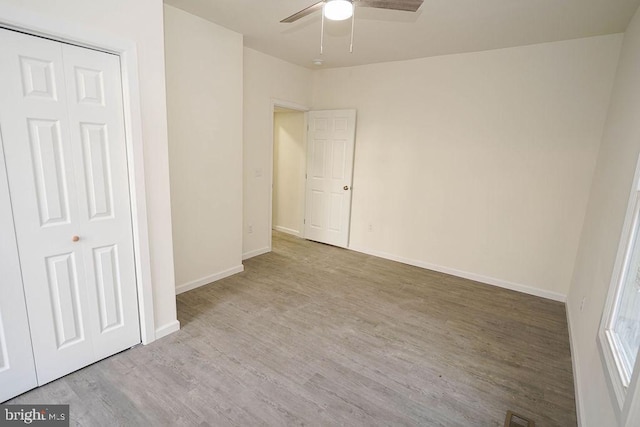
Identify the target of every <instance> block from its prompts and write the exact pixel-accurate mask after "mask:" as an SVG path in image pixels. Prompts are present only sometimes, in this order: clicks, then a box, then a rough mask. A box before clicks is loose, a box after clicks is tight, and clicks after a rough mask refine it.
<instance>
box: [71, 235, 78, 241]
mask: <svg viewBox="0 0 640 427" xmlns="http://www.w3.org/2000/svg"><path fill="white" fill-rule="evenodd" d="M78 240H80V236H73V237H72V238H71V241H72V242H77V241H78Z"/></svg>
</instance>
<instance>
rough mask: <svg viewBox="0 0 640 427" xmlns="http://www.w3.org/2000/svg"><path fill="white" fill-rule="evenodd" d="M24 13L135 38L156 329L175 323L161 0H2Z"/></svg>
mask: <svg viewBox="0 0 640 427" xmlns="http://www.w3.org/2000/svg"><path fill="white" fill-rule="evenodd" d="M5 13H7V14H8V13H11V14H16V15H19V14H25V15H28V16H29V19H30V20H38V21H41V22H43V25H51V23H52V22H56V23H59V24H61V25H63V26H67V27H69V28H72V29H73V32H74V33H80V32H83V31H84V30H87V31H90V32H91V33H92V34H96V33H99V34H101V37H103V38H109V39H117V40H125V41H130V42H134V43H135V44H136V46H137V53H138V68H139V69H138V71H139V76H140V80H139V85H140V87H139V90H140V103H141V106H140V107H141V120H142V138H143V143H144V176H145V181H146V194H147V201H146V202H147V212H148V225H149V244H150V252H151V276H152V282H153V302H154V304H153V306H154V315H155V326H156V331H159V333H160V334H162V333H164V332H163V331H166V330H167V329H172V328H173V327H174V326H175V325H176V302H175V291H174V278H173V251H172V243H171V211H170V197H169V166H168V155H167V152H168V150H167V120H166V97H165V73H164V42H163V22H162V14H163V10H162V1H160V0H136V1H135V2H132V1H128V0H112V1H108V2H107V1H104V2H95V1H92V2H87V1H84V0H59V1H39V0H0V17H2V16H3V15H4V14H5Z"/></svg>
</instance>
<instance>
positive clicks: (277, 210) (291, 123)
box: [272, 112, 306, 236]
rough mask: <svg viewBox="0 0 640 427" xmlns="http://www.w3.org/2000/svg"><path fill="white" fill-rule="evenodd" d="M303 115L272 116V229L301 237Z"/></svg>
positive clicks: (303, 167) (303, 197) (302, 215)
mask: <svg viewBox="0 0 640 427" xmlns="http://www.w3.org/2000/svg"><path fill="white" fill-rule="evenodd" d="M304 116H305V114H304V113H302V112H278V113H274V115H273V196H272V197H273V217H272V224H273V228H274V229H276V230H279V231H283V232H285V233H289V234H293V235H295V236H301V235H302V232H303V229H304V224H303V219H304V203H305V177H304V176H305V171H306V151H305V150H306V147H305V132H306V128H305V117H304Z"/></svg>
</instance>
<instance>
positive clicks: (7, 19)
mask: <svg viewBox="0 0 640 427" xmlns="http://www.w3.org/2000/svg"><path fill="white" fill-rule="evenodd" d="M0 28H4V29H8V30H16V31H20V32H22V33H26V34H28V35H32V36H37V37H44V38H47V39H51V40H54V41H58V42H63V43H68V44H73V45H76V46H80V47H85V48H89V49H94V50H100V51H103V52H107V53H111V54H115V55H118V56H119V57H120V73H121V77H122V100H123V105H124V125H125V138H126V151H127V167H128V169H129V176H128V181H129V198H130V200H131V219H132V233H133V250H134V256H135V268H136V288H137V294H138V311H139V318H140V338H141V340H142V343H143V344H149V343H151V342H153V341H155V339H156V332H155V319H154V309H153V285H152V281H151V254H150V249H149V230H148V223H147V205H146V200H147V199H146V185H145V176H144V152H143V139H142V114H141V108H140V89H139V81H138V60H137V58H138V55H137V49H136V44H135V42H133V41H131V40H127V39H121V38H118V37H113V36H111V35H106V34H104V33H103V32H99V31H95V30H93V29H91V28H89V27H82V26H77V25H70V23H69V22H65V21H63V20H58V19H51V18H48V17H47V18H43V17H41V16H38V15H35V14H33V13H29V12H24V11H21V10H17V9H13V8H11V7H6V6H3V7H2V15H1V16H0Z"/></svg>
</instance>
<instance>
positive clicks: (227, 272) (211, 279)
mask: <svg viewBox="0 0 640 427" xmlns="http://www.w3.org/2000/svg"><path fill="white" fill-rule="evenodd" d="M243 271H244V265H242V264H240V265H238V266H236V267H233V268H230V269H228V270H224V271H221V272H219V273H216V274H211V275H209V276H206V277H202V278H200V279H197V280H194V281H192V282H188V283H184V284H182V285H178V286H176V295H178V294H181V293H183V292H187V291H190V290H192V289H195V288H199V287H200V286H204V285H208V284H209V283H212V282H215V281H216V280H220V279H224V278H225V277H229V276H232V275H234V274H237V273H242V272H243Z"/></svg>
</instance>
